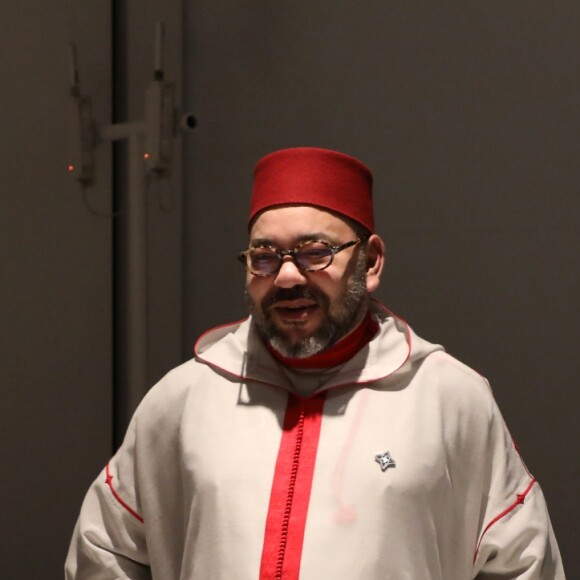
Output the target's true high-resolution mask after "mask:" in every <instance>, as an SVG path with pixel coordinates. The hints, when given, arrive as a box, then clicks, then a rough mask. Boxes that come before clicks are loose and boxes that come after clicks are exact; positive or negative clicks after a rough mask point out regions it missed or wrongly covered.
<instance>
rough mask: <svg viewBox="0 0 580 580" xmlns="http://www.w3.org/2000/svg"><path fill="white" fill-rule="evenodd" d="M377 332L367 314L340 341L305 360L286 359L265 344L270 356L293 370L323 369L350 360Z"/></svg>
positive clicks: (374, 324) (370, 317) (375, 324)
mask: <svg viewBox="0 0 580 580" xmlns="http://www.w3.org/2000/svg"><path fill="white" fill-rule="evenodd" d="M378 330H379V324H378V322H377V321H376V320H375V319H374V318H373V317H372V316H371V314H370V312H367V315H366V316H365V318H364V320H363V321H362V322H361V323H360V324H359V325H358V326H357V327H356V328H355V329H354V330H353V331H352V332H351V333H350V334H349V335H348V336H345V337H344V338H343V339H342V340H339V341H338V342H337V343H336V344H335V345H334V346H331V347H330V348H329V349H328V350H323V351H322V352H319V353H317V354H315V355H312V356H309V357H307V358H288V357H285V356H283V355H281V354H280V353H279V352H278V351H276V350H274V349H273V348H272V347H271V346H270V344H269V343H266V346H267V347H268V350H269V351H270V354H271V355H272V356H273V357H274V358H275V359H276V360H278V361H280V362H281V363H282V364H285V365H286V366H288V367H291V368H295V369H324V368H331V367H335V366H338V365H339V364H342V363H345V362H346V361H347V360H349V359H351V358H352V357H353V356H354V355H355V354H356V353H357V352H358V351H359V350H361V349H362V348H363V347H364V346H366V345H367V344H368V343H369V342H370V341H371V340H372V338H373V337H374V336H375V334H376V333H377V331H378Z"/></svg>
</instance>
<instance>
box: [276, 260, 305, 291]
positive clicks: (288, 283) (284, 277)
mask: <svg viewBox="0 0 580 580" xmlns="http://www.w3.org/2000/svg"><path fill="white" fill-rule="evenodd" d="M306 282H307V278H306V275H305V272H302V270H300V269H299V268H298V266H297V265H296V263H295V262H294V260H292V258H290V256H286V257H285V258H284V260H283V261H282V266H281V267H280V270H278V273H277V274H276V278H275V279H274V284H275V285H276V286H278V287H280V288H293V287H294V286H300V285H303V284H306Z"/></svg>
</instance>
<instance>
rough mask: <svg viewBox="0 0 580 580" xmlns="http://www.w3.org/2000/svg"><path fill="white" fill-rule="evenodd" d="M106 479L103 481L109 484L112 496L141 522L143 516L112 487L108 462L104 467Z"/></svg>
mask: <svg viewBox="0 0 580 580" xmlns="http://www.w3.org/2000/svg"><path fill="white" fill-rule="evenodd" d="M105 473H106V479H105V483H106V484H107V485H108V486H109V489H110V490H111V493H112V494H113V497H114V498H115V499H116V500H117V501H118V502H119V503H120V504H121V505H122V506H123V507H124V508H125V509H126V510H127V511H128V512H129V513H130V514H131V515H132V516H133V517H134V518H135V519H136V520H139V521H140V522H141V523H143V518H142V517H141V516H140V515H139V514H138V513H137V512H136V511H135V510H134V509H133V508H132V507H131V506H129V504H128V503H126V502H125V501H124V500H123V499H122V498H121V496H120V495H119V494H118V493H117V490H116V489H115V488H114V487H113V476H112V475H111V470H110V468H109V464H108V463H107V466H106V468H105Z"/></svg>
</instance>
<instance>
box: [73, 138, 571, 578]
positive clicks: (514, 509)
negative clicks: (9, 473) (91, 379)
mask: <svg viewBox="0 0 580 580" xmlns="http://www.w3.org/2000/svg"><path fill="white" fill-rule="evenodd" d="M371 184H372V177H371V173H370V171H369V170H368V168H366V167H365V166H364V165H363V164H362V163H361V162H359V161H358V160H356V159H353V158H352V157H349V156H347V155H344V154H342V153H338V152H334V151H328V150H323V149H314V148H296V149H287V150H282V151H278V152H275V153H272V154H270V155H268V156H266V157H265V158H264V159H262V160H261V161H260V162H259V163H258V165H257V167H256V170H255V173H254V187H253V193H252V202H251V209H250V220H249V228H250V241H249V245H248V248H247V249H246V250H245V251H244V252H242V253H241V255H240V259H241V261H242V262H243V263H244V264H245V266H246V269H247V298H248V303H249V307H250V312H251V316H250V318H249V319H247V320H245V321H243V322H241V323H236V324H232V325H228V326H225V327H220V328H218V329H215V330H212V331H210V332H208V333H206V334H205V335H203V336H202V337H201V338H200V340H199V341H198V342H197V344H196V347H195V353H196V356H195V358H194V359H193V360H191V361H189V362H187V363H185V364H184V365H182V366H180V367H178V368H177V369H175V370H174V371H172V372H171V373H169V375H167V377H166V378H165V379H163V380H162V381H161V382H160V383H159V384H158V385H156V386H155V387H154V388H153V389H152V390H151V391H150V392H149V393H148V395H147V396H146V397H145V399H144V400H143V402H142V404H141V406H140V407H139V409H138V410H137V412H136V413H135V415H134V417H133V420H132V422H131V425H130V427H129V429H128V432H127V436H126V439H125V441H124V443H123V445H122V447H121V448H120V449H119V451H118V453H117V454H116V455H115V456H114V457H113V459H112V460H111V462H110V463H109V465H107V467H106V468H105V470H104V471H103V473H102V474H101V475H100V476H99V477H98V478H97V480H96V481H95V483H94V484H93V486H92V487H91V489H90V490H89V493H88V494H87V497H86V499H85V502H84V504H83V508H82V511H81V515H80V518H79V521H78V523H77V527H76V529H75V532H74V537H73V540H72V543H71V547H70V551H69V555H68V559H67V564H66V571H67V578H69V579H72V578H80V579H85V578H86V579H89V578H103V579H107V578H111V579H112V578H132V579H142V578H155V579H163V580H169V579H173V578H175V579H178V578H179V579H182V580H186V579H187V580H189V579H203V580H206V579H210V580H226V579H227V580H232V579H236V580H237V579H240V580H245V579H248V580H249V579H260V580H265V579H282V580H291V579H298V578H299V579H300V580H320V579H321V578H330V579H332V580H359V579H360V580H363V579H364V580H374V579H376V580H378V579H389V580H411V579H412V580H468V579H473V578H478V579H480V580H483V579H491V578H496V579H499V578H502V579H507V578H518V579H521V580H524V579H525V580H553V579H557V580H560V579H563V578H564V572H563V569H562V564H561V562H560V556H559V552H558V547H557V544H556V541H555V538H554V535H553V532H552V529H551V525H550V521H549V518H548V515H547V511H546V506H545V503H544V499H543V496H542V493H541V490H540V487H539V485H538V484H537V482H536V480H535V479H534V478H533V477H532V476H531V475H530V474H529V472H528V471H527V469H526V468H525V466H524V464H523V462H522V461H521V459H520V457H519V455H518V453H517V451H516V449H515V448H514V445H513V443H512V441H511V438H510V436H509V433H508V431H507V429H506V427H505V425H504V423H503V420H502V418H501V415H500V413H499V411H498V409H497V407H496V405H495V402H494V400H493V397H492V395H491V393H490V389H489V387H488V385H487V383H486V381H485V379H483V378H482V377H481V376H479V375H478V374H477V373H475V372H474V371H472V370H470V369H469V368H467V367H465V366H464V365H463V364H461V363H460V362H458V361H457V360H455V359H453V358H452V357H451V356H449V355H447V354H446V353H445V352H444V350H443V349H442V348H441V347H440V346H437V345H433V344H429V343H428V342H426V341H424V340H421V339H420V338H419V337H417V336H416V335H415V334H414V333H413V332H412V331H411V330H410V329H409V327H408V326H407V325H406V324H405V322H403V321H402V320H400V319H398V318H396V317H395V316H394V315H392V314H391V313H390V312H388V311H387V310H386V309H385V308H384V307H382V306H381V305H380V304H378V303H376V302H374V301H371V300H370V298H369V295H370V293H372V292H373V291H374V290H376V288H377V287H378V285H379V281H380V278H381V274H382V270H383V263H384V245H383V242H382V240H381V239H380V237H379V236H378V235H377V234H376V233H375V228H374V222H373V208H372V199H371Z"/></svg>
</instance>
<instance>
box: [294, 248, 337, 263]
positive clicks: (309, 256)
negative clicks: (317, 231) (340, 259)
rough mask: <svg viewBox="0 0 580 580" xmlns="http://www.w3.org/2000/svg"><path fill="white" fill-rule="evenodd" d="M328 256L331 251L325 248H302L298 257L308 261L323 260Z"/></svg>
mask: <svg viewBox="0 0 580 580" xmlns="http://www.w3.org/2000/svg"><path fill="white" fill-rule="evenodd" d="M330 254H331V251H330V249H329V248H327V247H326V246H319V247H313V248H302V250H300V257H301V258H302V259H304V260H308V261H317V260H324V259H326V258H328V256H330Z"/></svg>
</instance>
